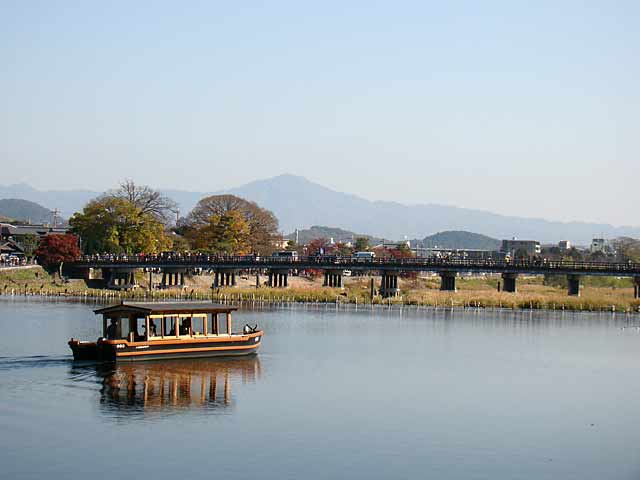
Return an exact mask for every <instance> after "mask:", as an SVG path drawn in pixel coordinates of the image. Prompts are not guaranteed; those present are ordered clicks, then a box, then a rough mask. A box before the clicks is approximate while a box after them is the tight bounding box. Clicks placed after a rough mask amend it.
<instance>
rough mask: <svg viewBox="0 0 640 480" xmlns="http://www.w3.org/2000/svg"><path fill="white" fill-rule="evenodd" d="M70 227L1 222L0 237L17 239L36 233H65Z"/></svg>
mask: <svg viewBox="0 0 640 480" xmlns="http://www.w3.org/2000/svg"><path fill="white" fill-rule="evenodd" d="M68 232H69V228H68V227H50V226H49V225H11V224H10V223H0V239H2V240H9V239H12V240H17V241H20V238H22V237H24V236H26V235H36V236H38V237H44V236H45V235H50V234H52V233H56V234H64V233H68Z"/></svg>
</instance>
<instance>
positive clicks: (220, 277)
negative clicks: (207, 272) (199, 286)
mask: <svg viewBox="0 0 640 480" xmlns="http://www.w3.org/2000/svg"><path fill="white" fill-rule="evenodd" d="M237 275H238V271H237V270H216V271H215V272H214V273H213V288H218V287H236V286H237V285H238V280H237Z"/></svg>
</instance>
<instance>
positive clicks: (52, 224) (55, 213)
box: [51, 208, 60, 228]
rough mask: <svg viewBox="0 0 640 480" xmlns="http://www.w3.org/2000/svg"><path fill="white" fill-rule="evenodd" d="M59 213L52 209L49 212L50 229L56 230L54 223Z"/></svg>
mask: <svg viewBox="0 0 640 480" xmlns="http://www.w3.org/2000/svg"><path fill="white" fill-rule="evenodd" d="M59 213H60V210H58V209H57V208H54V209H53V210H52V211H51V227H52V228H56V223H57V220H58V214H59Z"/></svg>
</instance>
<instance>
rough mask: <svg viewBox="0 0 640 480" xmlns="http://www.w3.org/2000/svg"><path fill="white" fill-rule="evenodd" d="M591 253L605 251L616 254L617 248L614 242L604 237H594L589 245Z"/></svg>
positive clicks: (605, 252)
mask: <svg viewBox="0 0 640 480" xmlns="http://www.w3.org/2000/svg"><path fill="white" fill-rule="evenodd" d="M589 251H590V252H591V253H604V254H605V255H615V254H616V249H615V247H614V246H613V244H612V243H611V242H610V241H609V240H606V239H604V238H594V239H593V240H591V246H590V247H589Z"/></svg>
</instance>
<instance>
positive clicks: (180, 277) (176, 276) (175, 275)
mask: <svg viewBox="0 0 640 480" xmlns="http://www.w3.org/2000/svg"><path fill="white" fill-rule="evenodd" d="M184 274H185V270H184V269H180V270H173V269H172V270H168V269H165V270H163V271H162V283H161V284H160V287H161V288H171V287H184Z"/></svg>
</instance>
